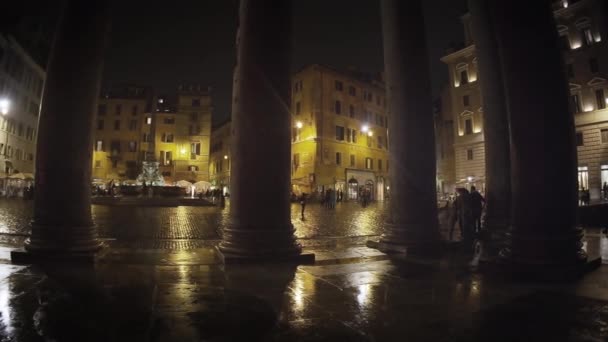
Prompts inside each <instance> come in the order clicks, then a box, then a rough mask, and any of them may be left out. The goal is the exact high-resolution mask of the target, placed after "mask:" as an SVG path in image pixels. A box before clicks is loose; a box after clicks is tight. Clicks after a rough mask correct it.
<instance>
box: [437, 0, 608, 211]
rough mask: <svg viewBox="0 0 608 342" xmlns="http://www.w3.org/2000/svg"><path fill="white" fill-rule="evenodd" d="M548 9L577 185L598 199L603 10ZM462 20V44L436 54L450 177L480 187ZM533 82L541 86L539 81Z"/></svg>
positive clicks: (479, 117)
mask: <svg viewBox="0 0 608 342" xmlns="http://www.w3.org/2000/svg"><path fill="white" fill-rule="evenodd" d="M553 9H554V16H555V20H556V24H557V27H556V30H557V33H558V34H559V37H560V41H561V45H562V48H563V57H564V61H565V64H566V70H565V72H566V73H567V75H568V78H569V84H568V86H569V88H570V107H571V112H572V114H573V115H574V119H575V125H576V132H577V133H576V137H577V145H578V147H577V151H578V164H579V165H578V171H579V176H578V178H579V182H578V183H579V189H583V188H585V189H589V190H590V195H591V198H592V199H598V198H600V197H601V196H602V195H603V194H602V186H603V184H604V183H607V184H608V109H607V108H606V107H607V105H606V104H607V102H608V89H607V88H608V82H607V80H608V43H607V39H608V21H607V20H608V17H607V14H608V11H607V10H606V4H605V2H603V1H601V0H578V1H573V0H559V1H553ZM462 22H463V24H464V28H465V47H464V48H462V49H459V50H457V51H450V53H449V54H448V55H447V56H445V57H443V58H442V61H443V62H444V63H446V64H447V66H448V72H449V76H450V80H449V85H450V87H449V91H450V101H449V102H450V105H451V111H452V117H453V123H454V153H455V161H454V163H455V177H456V183H457V184H459V185H464V186H470V185H476V186H477V187H478V188H482V189H483V188H484V187H485V179H484V175H485V148H484V141H485V139H486V137H485V136H484V130H483V115H484V111H483V104H482V97H481V89H480V87H479V82H478V69H477V57H476V53H475V45H474V41H473V34H472V28H471V23H470V16H469V15H468V14H467V15H465V16H463V17H462ZM539 44H541V42H539ZM522 54H523V55H525V51H522ZM481 77H483V76H481ZM536 81H537V82H538V84H539V86H542V80H535V82H536ZM547 124H548V125H550V124H551V123H550V122H548V123H547ZM488 138H490V139H491V137H488ZM530 172H534V170H530ZM556 186H559V184H556Z"/></svg>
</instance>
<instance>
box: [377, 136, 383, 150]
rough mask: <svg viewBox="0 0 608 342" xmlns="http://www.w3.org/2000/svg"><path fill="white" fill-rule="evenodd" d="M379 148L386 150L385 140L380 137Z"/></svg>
mask: <svg viewBox="0 0 608 342" xmlns="http://www.w3.org/2000/svg"><path fill="white" fill-rule="evenodd" d="M378 148H384V138H383V137H381V136H378Z"/></svg>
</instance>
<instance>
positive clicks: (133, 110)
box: [131, 105, 137, 116]
mask: <svg viewBox="0 0 608 342" xmlns="http://www.w3.org/2000/svg"><path fill="white" fill-rule="evenodd" d="M131 115H133V116H136V115H137V105H134V106H133V107H131Z"/></svg>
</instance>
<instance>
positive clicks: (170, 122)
mask: <svg viewBox="0 0 608 342" xmlns="http://www.w3.org/2000/svg"><path fill="white" fill-rule="evenodd" d="M163 123H164V124H166V125H173V124H175V118H174V117H170V118H164V119H163Z"/></svg>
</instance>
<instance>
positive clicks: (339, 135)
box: [336, 126, 344, 141]
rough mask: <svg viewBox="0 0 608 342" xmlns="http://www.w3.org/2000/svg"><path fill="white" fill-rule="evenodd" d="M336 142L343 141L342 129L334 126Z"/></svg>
mask: <svg viewBox="0 0 608 342" xmlns="http://www.w3.org/2000/svg"><path fill="white" fill-rule="evenodd" d="M336 140H338V141H344V127H342V126H336Z"/></svg>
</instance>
